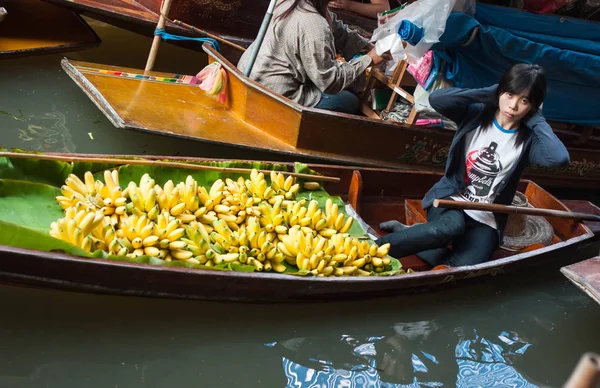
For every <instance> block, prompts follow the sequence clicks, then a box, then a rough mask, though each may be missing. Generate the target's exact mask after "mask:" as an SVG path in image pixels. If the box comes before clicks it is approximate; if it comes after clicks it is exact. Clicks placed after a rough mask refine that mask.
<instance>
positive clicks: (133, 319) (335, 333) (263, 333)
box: [0, 22, 600, 388]
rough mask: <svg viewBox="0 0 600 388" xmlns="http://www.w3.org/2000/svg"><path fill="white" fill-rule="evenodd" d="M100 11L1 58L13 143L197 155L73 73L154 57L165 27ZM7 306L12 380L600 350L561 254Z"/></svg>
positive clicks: (66, 380)
mask: <svg viewBox="0 0 600 388" xmlns="http://www.w3.org/2000/svg"><path fill="white" fill-rule="evenodd" d="M91 24H92V26H93V28H94V29H95V30H96V32H97V33H98V34H99V35H100V36H101V38H102V39H103V42H104V43H103V44H102V45H101V46H100V47H99V48H95V49H90V50H86V51H82V52H77V53H69V54H66V55H50V56H42V57H31V58H25V59H14V60H6V61H2V62H0V111H4V112H7V113H9V114H0V128H2V130H1V132H0V144H1V145H2V146H4V147H18V148H24V149H33V150H42V151H62V152H81V153H117V154H131V153H136V154H170V155H174V154H178V153H180V154H187V155H194V154H195V153H194V152H195V149H194V146H193V145H192V144H190V143H189V142H186V141H184V140H177V139H168V141H167V140H165V139H164V138H162V137H159V136H153V135H148V134H144V133H139V132H129V131H124V130H121V129H117V128H114V127H113V126H112V125H111V124H110V123H109V122H108V120H107V119H106V118H105V117H104V116H103V115H102V114H101V113H100V112H99V110H98V109H97V108H96V107H95V105H94V104H93V103H92V102H90V101H89V100H88V98H87V97H86V96H85V95H84V94H83V92H81V91H80V90H79V88H78V87H77V86H76V85H75V84H74V83H73V82H72V81H71V79H70V78H69V77H68V76H67V75H66V74H64V72H63V71H62V69H61V67H60V59H61V58H62V57H63V56H67V57H69V58H71V59H77V60H85V61H92V62H100V63H110V64H118V65H122V66H131V67H137V68H143V66H144V64H145V61H146V56H147V53H148V50H149V47H150V39H148V38H145V37H141V36H138V35H135V34H132V33H129V32H126V31H122V30H119V29H116V28H114V27H110V26H106V25H104V24H101V23H98V22H92V23H91ZM201 62H202V55H201V54H199V53H197V52H193V51H189V50H184V49H181V48H176V47H173V46H171V45H168V44H163V45H162V46H161V50H160V53H159V57H158V61H157V64H156V69H157V70H164V71H173V72H182V73H189V74H194V73H195V72H197V71H198V70H199V69H200V68H201V64H200V63H201ZM90 134H91V135H90ZM201 156H218V155H201ZM0 311H1V312H2V313H1V315H0V387H2V388H4V387H19V388H21V387H23V388H24V387H61V388H62V387H64V388H67V387H90V388H92V387H127V388H134V387H257V386H261V387H263V386H264V387H285V386H289V387H336V388H337V387H418V386H422V387H434V386H448V387H449V386H463V387H473V386H491V385H495V386H501V387H508V386H510V387H529V386H544V385H550V386H560V385H562V384H563V383H564V382H565V380H566V379H567V378H568V376H569V374H570V373H571V371H572V370H573V368H574V366H575V364H576V363H577V361H578V359H579V357H580V356H581V355H582V354H583V353H584V352H586V351H596V352H598V351H600V331H599V330H598V322H600V307H599V306H597V305H596V304H595V303H594V302H593V301H592V300H591V299H589V298H588V297H587V296H586V295H585V294H583V293H582V292H580V291H579V290H578V289H576V288H575V286H573V285H571V284H570V283H569V282H568V281H567V280H565V279H564V278H563V277H562V275H560V273H559V272H558V270H557V269H556V268H553V269H544V268H540V269H535V270H531V271H530V272H528V273H522V274H519V275H516V276H503V277H498V278H491V279H488V280H486V281H485V282H482V283H476V284H470V285H468V286H465V287H460V288H456V289H451V290H445V291H440V292H435V293H426V294H418V295H409V296H402V297H397V298H389V299H380V300H373V301H366V302H365V301H362V302H357V303H353V302H340V303H327V304H302V305H248V304H232V303H207V302H193V301H179V300H158V299H143V298H132V297H118V296H99V295H89V294H78V293H67V292H58V291H43V290H36V289H29V288H17V287H0Z"/></svg>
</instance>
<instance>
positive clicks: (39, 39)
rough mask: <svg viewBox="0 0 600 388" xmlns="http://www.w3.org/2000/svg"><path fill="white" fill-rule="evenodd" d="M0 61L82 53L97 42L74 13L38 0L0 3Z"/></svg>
mask: <svg viewBox="0 0 600 388" xmlns="http://www.w3.org/2000/svg"><path fill="white" fill-rule="evenodd" d="M0 5H2V6H4V8H5V9H4V11H1V10H2V8H0V21H1V20H2V19H4V21H3V22H2V23H1V24H0V59H1V58H7V57H16V56H23V55H31V54H50V53H60V52H67V51H75V50H81V49H85V48H89V47H93V46H97V45H99V44H100V38H99V37H98V36H97V35H96V33H95V32H94V31H93V30H92V29H91V28H90V27H89V26H88V24H87V23H86V22H85V21H84V20H83V19H82V18H81V17H80V16H79V15H77V14H75V13H74V12H73V11H70V10H67V9H64V8H61V7H57V6H55V5H52V4H48V3H45V2H43V1H41V0H4V1H2V0H0Z"/></svg>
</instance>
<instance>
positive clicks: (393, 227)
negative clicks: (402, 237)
mask: <svg viewBox="0 0 600 388" xmlns="http://www.w3.org/2000/svg"><path fill="white" fill-rule="evenodd" d="M406 228H408V225H404V224H403V223H401V222H400V221H396V220H391V221H386V222H382V223H381V224H379V229H381V230H383V231H384V232H388V233H394V232H398V231H400V230H402V229H406Z"/></svg>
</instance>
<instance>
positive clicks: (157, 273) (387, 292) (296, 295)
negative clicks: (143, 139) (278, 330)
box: [0, 239, 598, 303]
mask: <svg viewBox="0 0 600 388" xmlns="http://www.w3.org/2000/svg"><path fill="white" fill-rule="evenodd" d="M594 250H595V252H596V253H597V252H598V245H597V244H595V245H592V244H591V242H585V239H582V241H581V242H573V243H572V244H568V245H565V246H564V247H562V248H559V249H557V250H554V251H552V252H549V253H545V254H534V253H533V252H531V253H532V254H531V257H528V258H527V259H525V260H517V261H511V260H508V259H507V260H506V261H501V262H495V263H492V262H490V263H486V264H483V265H478V266H474V267H464V268H456V269H446V270H440V271H428V272H417V273H412V274H407V275H399V276H394V277H384V276H381V277H374V278H371V277H368V278H367V277H356V278H354V277H352V278H306V277H300V276H290V275H278V274H264V273H252V274H246V273H241V272H224V271H207V270H192V269H186V268H163V267H154V266H149V265H143V264H130V263H118V262H110V261H107V260H101V259H78V258H72V257H68V256H66V255H61V254H52V253H43V254H42V253H39V252H35V251H28V250H23V249H13V248H10V249H7V247H0V255H2V268H1V270H0V282H3V283H7V284H18V285H28V286H34V287H40V288H51V289H63V290H70V291H79V292H92V293H104V294H114V295H126V296H141V297H159V298H176V299H201V300H214V301H233V302H256V303H258V302H326V301H336V300H337V301H339V300H356V299H369V298H377V297H390V296H394V295H399V294H404V293H414V292H426V291H431V290H435V289H438V288H446V287H453V286H458V285H463V284H464V283H466V282H467V281H469V280H473V279H476V278H479V279H481V278H484V277H490V276H499V275H505V274H510V273H514V272H516V271H519V270H527V269H528V268H532V267H535V266H537V265H542V264H543V265H544V266H548V265H551V264H552V263H554V264H556V263H560V265H566V264H570V263H571V262H573V260H576V258H577V257H579V258H581V257H586V255H587V257H589V255H593V254H594Z"/></svg>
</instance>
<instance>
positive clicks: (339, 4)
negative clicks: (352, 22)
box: [328, 0, 352, 9]
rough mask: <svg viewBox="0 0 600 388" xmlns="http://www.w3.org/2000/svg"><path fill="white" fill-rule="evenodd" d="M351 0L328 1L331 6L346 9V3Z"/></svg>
mask: <svg viewBox="0 0 600 388" xmlns="http://www.w3.org/2000/svg"><path fill="white" fill-rule="evenodd" d="M350 1H352V0H333V1H331V2H329V4H328V5H329V6H330V7H331V8H338V9H348V3H349V2H350Z"/></svg>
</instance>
